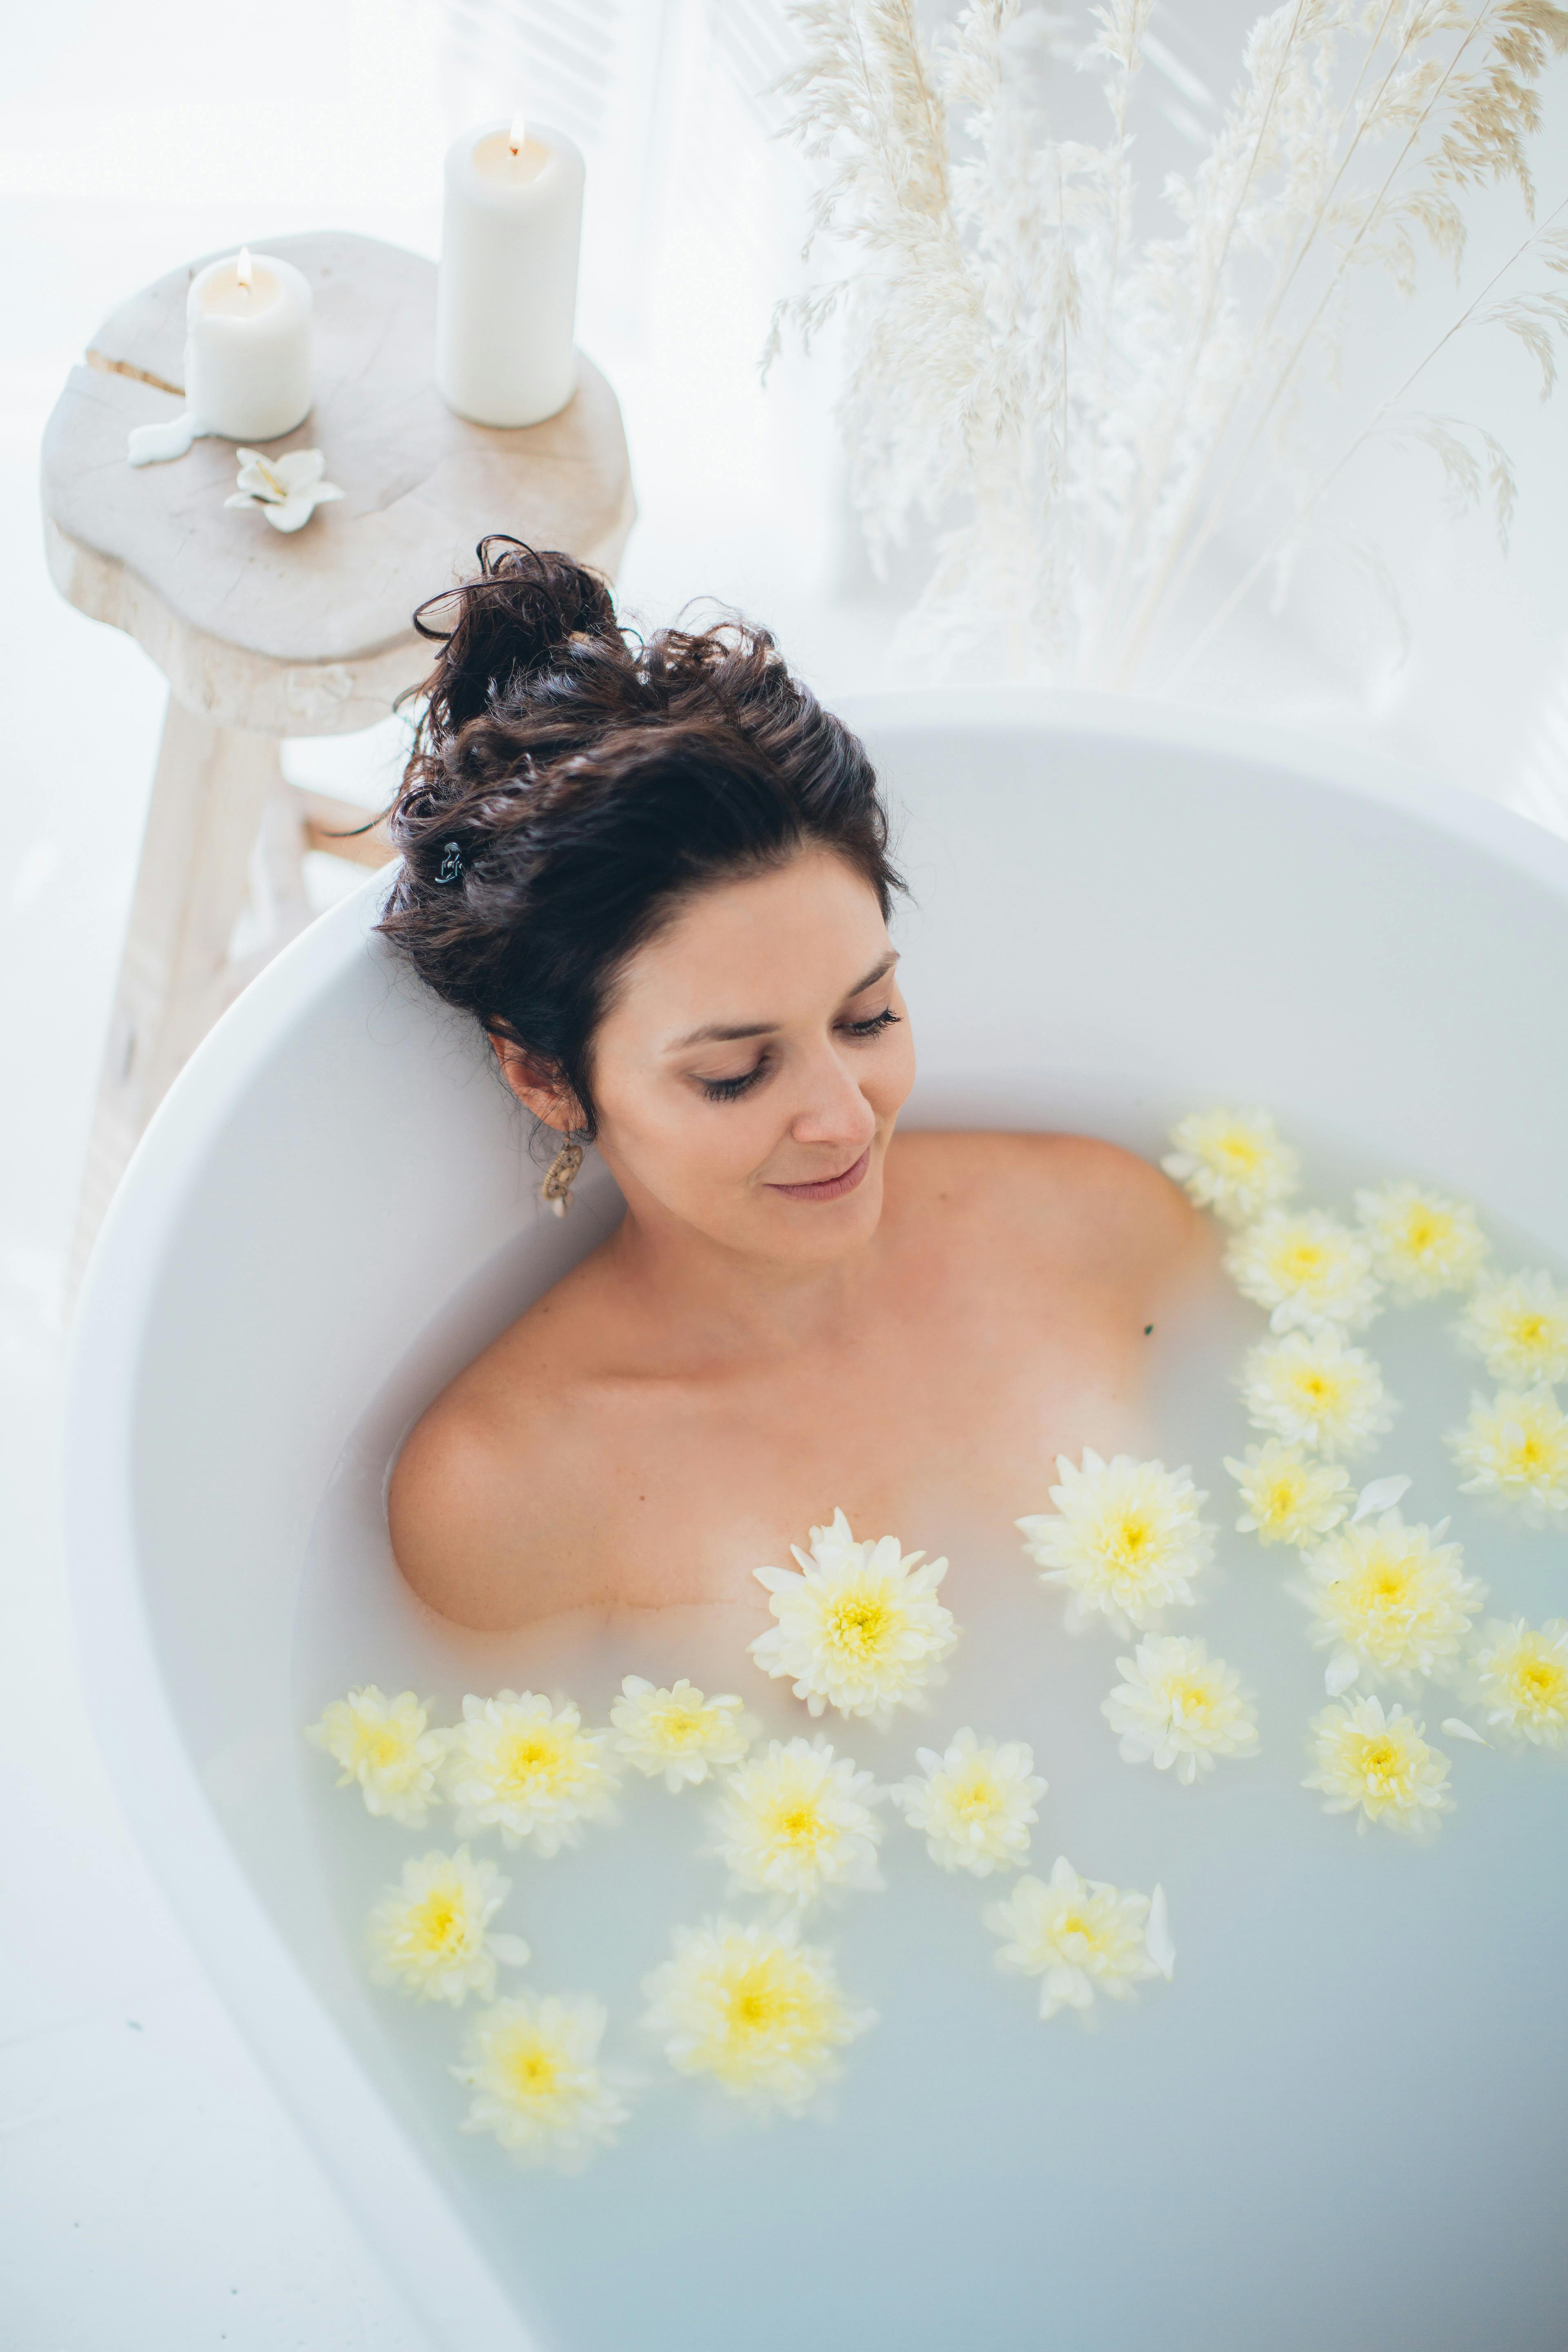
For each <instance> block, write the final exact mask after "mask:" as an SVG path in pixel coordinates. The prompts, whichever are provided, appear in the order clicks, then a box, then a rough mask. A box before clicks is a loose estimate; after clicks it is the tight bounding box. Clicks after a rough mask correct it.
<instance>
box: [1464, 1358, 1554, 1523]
mask: <svg viewBox="0 0 1568 2352" xmlns="http://www.w3.org/2000/svg"><path fill="white" fill-rule="evenodd" d="M1443 1443H1444V1444H1445V1445H1446V1446H1447V1449H1448V1451H1449V1453H1450V1454H1452V1455H1453V1457H1454V1465H1455V1467H1456V1468H1457V1469H1458V1470H1462V1471H1468V1474H1469V1475H1468V1477H1462V1478H1461V1479H1460V1481H1459V1491H1460V1493H1461V1494H1465V1495H1487V1496H1492V1497H1493V1498H1495V1499H1496V1500H1497V1501H1498V1502H1500V1503H1511V1504H1514V1505H1516V1506H1517V1507H1519V1508H1520V1509H1521V1510H1522V1511H1523V1513H1524V1515H1525V1517H1527V1518H1528V1519H1531V1520H1532V1521H1534V1522H1535V1523H1536V1524H1537V1525H1539V1524H1540V1523H1541V1522H1542V1521H1543V1520H1546V1519H1548V1518H1561V1517H1563V1514H1564V1513H1565V1512H1568V1419H1565V1418H1564V1417H1563V1413H1562V1412H1560V1411H1559V1409H1558V1404H1557V1400H1556V1398H1555V1397H1554V1396H1553V1395H1552V1391H1551V1390H1550V1389H1549V1388H1548V1387H1547V1386H1546V1384H1545V1382H1544V1381H1540V1382H1538V1383H1537V1385H1536V1386H1535V1387H1534V1388H1532V1389H1500V1390H1499V1391H1498V1393H1497V1395H1496V1396H1495V1397H1494V1398H1493V1399H1492V1401H1491V1402H1490V1403H1488V1402H1487V1401H1486V1399H1485V1398H1484V1397H1477V1399H1476V1400H1475V1402H1474V1403H1473V1405H1472V1406H1471V1408H1470V1417H1469V1419H1468V1421H1467V1422H1466V1423H1465V1425H1464V1427H1463V1429H1455V1430H1450V1431H1448V1432H1447V1434H1446V1435H1445V1437H1444V1439H1443Z"/></svg>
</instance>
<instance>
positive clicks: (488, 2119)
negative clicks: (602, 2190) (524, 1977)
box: [452, 1993, 629, 2172]
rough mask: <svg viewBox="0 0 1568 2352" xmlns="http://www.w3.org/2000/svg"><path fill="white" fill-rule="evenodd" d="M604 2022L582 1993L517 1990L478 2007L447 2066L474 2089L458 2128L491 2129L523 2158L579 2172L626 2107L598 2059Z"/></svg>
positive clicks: (610, 2134)
mask: <svg viewBox="0 0 1568 2352" xmlns="http://www.w3.org/2000/svg"><path fill="white" fill-rule="evenodd" d="M604 2034H605V2011H604V2009H603V2008H602V2006H601V2005H600V2003H599V2002H598V2001H596V2000H594V1999H593V1998H592V1997H591V1996H590V1995H587V1994H581V1995H579V1996H577V1997H576V1998H575V1999H573V2000H563V1999H562V1998H561V1997H560V1996H559V1995H557V1994H554V1993H546V1994H545V1995H544V1996H543V1997H542V1998H537V1997H531V1996H530V1995H529V1994H527V1993H520V1994H518V1995H516V1996H515V1997H514V1998H513V1999H511V2000H498V2001H496V2002H495V2003H494V2004H493V2006H492V2007H490V2008H489V2009H483V2010H481V2011H479V2015H478V2016H477V2017H476V2018H474V2019H473V2021H471V2023H470V2024H469V2027H468V2032H467V2034H466V2035H465V2037H464V2049H463V2063H462V2064H461V2065H460V2066H454V2067H453V2068H452V2073H453V2074H455V2075H456V2076H457V2078H458V2082H459V2083H466V2084H468V2086H469V2088H470V2089H471V2090H472V2092H473V2094H474V2095H473V2098H472V2100H471V2101H470V2103H469V2106H468V2114H467V2115H466V2116H464V2118H463V2124H462V2128H463V2130H464V2131H466V2132H492V2133H493V2134H494V2135H495V2137H496V2138H497V2139H499V2140H500V2144H501V2146H502V2147H504V2148H506V2149H507V2150H508V2151H509V2153H510V2154H511V2155H512V2156H515V2157H516V2158H518V2159H519V2160H520V2161H521V2163H523V2164H552V2165H554V2166H555V2167H556V2168H558V2169H559V2170H560V2171H563V2172H578V2171H580V2170H581V2169H582V2168H583V2166H584V2164H586V2162H587V2161H588V2159H589V2158H590V2157H591V2156H592V2155H593V2154H594V2153H595V2149H597V2148H600V2147H608V2146H609V2145H610V2143H611V2142H612V2141H613V2140H614V2138H615V2137H616V2133H617V2132H618V2131H619V2129H620V2127H621V2126H622V2125H623V2124H624V2123H625V2122H626V2116H627V2114H628V2112H629V2110H628V2109H627V2107H626V2104H625V2102H624V2101H623V2100H622V2099H621V2098H619V2097H618V2096H617V2095H616V2092H615V2091H614V2090H613V2089H612V2087H611V2086H610V2084H608V2083H607V2082H606V2081H605V2075H604V2073H603V2070H602V2069H601V2067H600V2065H599V2044H600V2042H602V2041H603V2039H604Z"/></svg>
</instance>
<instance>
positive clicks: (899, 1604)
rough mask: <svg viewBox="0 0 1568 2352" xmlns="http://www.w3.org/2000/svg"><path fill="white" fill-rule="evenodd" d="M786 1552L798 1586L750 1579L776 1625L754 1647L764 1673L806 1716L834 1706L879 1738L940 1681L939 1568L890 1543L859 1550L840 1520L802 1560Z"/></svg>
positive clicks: (947, 1626) (943, 1565) (950, 1640)
mask: <svg viewBox="0 0 1568 2352" xmlns="http://www.w3.org/2000/svg"><path fill="white" fill-rule="evenodd" d="M790 1549H792V1550H793V1551H794V1553H795V1558H796V1559H797V1560H798V1561H799V1562H800V1567H801V1573H800V1574H799V1575H798V1576H797V1575H796V1574H795V1571H794V1570H793V1569H787V1568H786V1569H779V1568H759V1569H756V1570H753V1571H752V1573H753V1574H754V1575H755V1577H756V1580H757V1582H758V1583H759V1584H761V1585H764V1586H765V1587H766V1588H767V1590H768V1591H769V1592H770V1593H771V1594H772V1595H773V1598H772V1600H771V1601H769V1603H768V1607H769V1609H770V1610H771V1611H772V1612H773V1616H774V1617H775V1618H776V1619H777V1620H778V1622H777V1624H776V1625H773V1627H771V1628H770V1630H769V1631H768V1632H767V1633H759V1634H758V1636H757V1638H756V1640H755V1641H754V1642H753V1643H752V1645H751V1654H752V1657H753V1658H755V1660H756V1662H757V1664H758V1665H759V1666H761V1668H762V1669H763V1673H764V1674H767V1675H773V1676H774V1677H775V1678H777V1677H778V1676H780V1675H788V1676H792V1677H793V1678H794V1684H795V1696H796V1698H803V1699H805V1703H806V1705H807V1706H808V1707H809V1708H810V1709H811V1712H812V1714H813V1715H820V1714H821V1713H822V1711H823V1708H824V1707H825V1706H834V1707H837V1709H838V1712H839V1713H840V1714H841V1715H847V1716H858V1717H861V1718H862V1719H863V1720H864V1721H866V1722H868V1723H870V1724H872V1725H874V1726H875V1727H876V1728H877V1729H878V1730H879V1731H885V1730H886V1729H887V1728H888V1726H889V1723H890V1722H891V1720H892V1717H893V1710H894V1709H895V1707H900V1706H909V1707H916V1708H919V1707H922V1706H924V1704H925V1698H926V1694H927V1692H928V1691H931V1690H933V1689H935V1688H936V1686H937V1685H938V1684H939V1683H941V1682H942V1681H943V1680H944V1679H945V1677H944V1676H943V1675H942V1673H941V1672H940V1668H941V1664H942V1660H943V1658H945V1657H946V1656H947V1655H948V1653H949V1652H950V1651H951V1650H952V1646H953V1644H954V1643H955V1642H956V1641H957V1639H958V1632H957V1628H956V1627H955V1626H954V1624H953V1622H952V1617H951V1615H950V1614H949V1612H947V1610H945V1609H944V1608H943V1607H942V1603H941V1601H939V1600H938V1599H937V1597H936V1589H937V1586H938V1585H939V1584H940V1583H941V1582H942V1578H943V1577H944V1576H945V1575H946V1574H947V1562H946V1560H945V1559H933V1560H925V1554H924V1553H923V1552H918V1551H915V1552H910V1554H909V1555H908V1556H907V1557H905V1556H903V1555H901V1554H900V1550H899V1539H898V1538H897V1536H884V1537H883V1538H882V1539H881V1541H880V1542H879V1543H857V1541H856V1540H855V1538H854V1536H853V1535H852V1534H851V1533H850V1530H849V1522H848V1520H847V1518H846V1517H845V1516H844V1514H843V1512H842V1511H835V1513H834V1514H833V1524H832V1526H831V1527H826V1528H813V1529H812V1530H811V1549H810V1551H809V1552H804V1551H802V1550H801V1549H800V1547H799V1545H798V1544H794V1545H792V1546H791V1547H790ZM922 1560H925V1565H924V1566H923V1567H922V1566H921V1561H922Z"/></svg>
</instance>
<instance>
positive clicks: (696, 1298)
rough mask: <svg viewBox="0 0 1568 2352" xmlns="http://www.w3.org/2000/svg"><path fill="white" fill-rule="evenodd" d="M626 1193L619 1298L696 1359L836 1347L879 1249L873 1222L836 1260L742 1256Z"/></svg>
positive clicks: (618, 1254)
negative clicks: (681, 1338) (677, 1336)
mask: <svg viewBox="0 0 1568 2352" xmlns="http://www.w3.org/2000/svg"><path fill="white" fill-rule="evenodd" d="M624 1189H625V1190H626V1195H627V1197H626V1216H625V1219H624V1220H623V1222H622V1223H621V1225H620V1227H619V1229H618V1230H617V1232H616V1234H615V1236H614V1239H613V1240H612V1242H611V1244H610V1249H609V1254H610V1258H611V1262H612V1264H613V1265H614V1267H615V1271H616V1280H617V1282H618V1283H619V1284H620V1285H622V1286H623V1295H624V1296H626V1297H627V1298H628V1299H629V1300H632V1301H635V1302H636V1303H637V1305H638V1306H639V1307H641V1308H642V1309H643V1311H644V1312H645V1313H646V1314H647V1316H648V1317H649V1318H650V1319H656V1320H657V1324H658V1328H659V1329H660V1331H661V1332H662V1333H663V1334H665V1335H666V1337H667V1338H668V1335H670V1334H672V1333H675V1332H679V1333H682V1334H684V1335H685V1336H686V1338H687V1339H688V1341H689V1346H690V1347H691V1349H692V1350H693V1352H694V1353H696V1354H698V1355H700V1356H703V1357H712V1356H719V1357H726V1358H731V1357H747V1356H752V1357H755V1356H777V1355H781V1354H794V1353H797V1352H805V1351H806V1350H808V1349H816V1348H820V1347H824V1346H831V1345H834V1344H836V1342H837V1339H838V1337H839V1335H840V1334H841V1333H843V1332H844V1331H845V1330H846V1329H847V1328H848V1327H850V1326H852V1325H853V1323H854V1321H855V1319H856V1317H857V1313H858V1307H859V1304H860V1301H861V1298H862V1296H863V1293H864V1290H865V1287H866V1286H867V1284H868V1281H869V1279H870V1277H871V1276H872V1273H873V1271H874V1268H875V1265H876V1264H877V1260H878V1258H879V1250H880V1242H881V1228H880V1226H878V1228H877V1229H876V1230H875V1231H874V1232H873V1233H872V1234H871V1235H870V1237H869V1239H868V1240H867V1241H865V1242H862V1243H859V1244H857V1245H856V1247H855V1248H853V1249H852V1250H849V1251H847V1252H846V1253H845V1255H843V1256H841V1257H835V1258H830V1259H827V1260H826V1261H812V1262H808V1263H806V1264H805V1265H803V1264H802V1263H801V1262H800V1260H799V1259H797V1258H788V1259H784V1258H774V1257H763V1256H757V1255H750V1254H747V1253H744V1252H742V1251H739V1250H735V1249H731V1248H730V1247H728V1246H727V1245H726V1244H723V1243H721V1242H717V1241H715V1240H714V1239H713V1238H712V1237H711V1235H710V1234H703V1233H699V1232H698V1231H697V1230H696V1228H695V1227H693V1226H691V1225H688V1224H685V1223H682V1222H681V1221H680V1220H679V1219H678V1218H675V1217H672V1216H671V1215H670V1214H669V1213H668V1211H667V1210H665V1209H664V1208H662V1207H661V1206H660V1204H659V1203H658V1202H655V1201H652V1200H642V1199H639V1198H638V1197H637V1188H635V1187H625V1188H624Z"/></svg>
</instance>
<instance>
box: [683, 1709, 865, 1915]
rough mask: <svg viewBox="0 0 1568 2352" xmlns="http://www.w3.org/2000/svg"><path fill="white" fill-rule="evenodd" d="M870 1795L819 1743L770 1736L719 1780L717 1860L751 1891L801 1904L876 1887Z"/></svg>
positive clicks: (858, 1775)
mask: <svg viewBox="0 0 1568 2352" xmlns="http://www.w3.org/2000/svg"><path fill="white" fill-rule="evenodd" d="M878 1795H879V1791H878V1789H877V1784H876V1782H875V1781H874V1780H872V1778H871V1775H870V1773H869V1772H860V1771H858V1770H857V1769H856V1768H855V1766H854V1764H853V1763H852V1762H851V1761H850V1759H849V1758H848V1757H847V1756H837V1757H836V1756H835V1755H834V1753H833V1750H832V1748H830V1747H829V1746H828V1744H827V1742H826V1740H824V1739H792V1740H790V1741H788V1742H787V1743H786V1742H784V1740H780V1739H772V1740H770V1741H769V1742H768V1748H767V1753H766V1755H764V1756H753V1757H752V1759H750V1760H749V1761H748V1762H747V1763H744V1764H740V1765H737V1766H736V1768H735V1769H734V1770H733V1771H732V1772H731V1774H730V1775H729V1777H728V1778H727V1780H725V1782H724V1786H723V1790H722V1791H721V1797H720V1801H719V1846H718V1853H719V1858H720V1860H721V1862H723V1863H726V1864H728V1865H729V1867H730V1869H731V1871H732V1872H733V1873H734V1874H735V1877H736V1878H737V1880H738V1881H739V1882H740V1884H741V1885H742V1886H744V1887H746V1888H748V1889H749V1890H750V1891H751V1892H752V1894H754V1895H779V1896H781V1897H782V1898H783V1899H784V1901H785V1902H787V1903H791V1904H795V1905H799V1906H805V1904H808V1903H811V1902H814V1901H815V1900H816V1897H817V1896H818V1895H823V1894H826V1893H827V1892H828V1891H829V1890H831V1889H834V1888H837V1887H841V1886H846V1887H847V1886H859V1887H879V1886H880V1885H881V1884H882V1881H881V1879H880V1877H879V1874H878V1870H877V1847H878V1845H879V1842H880V1839H881V1835H882V1824H881V1822H879V1820H878V1819H877V1816H876V1814H875V1813H874V1812H873V1811H871V1807H872V1806H873V1804H875V1803H876V1801H877V1800H878Z"/></svg>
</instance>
